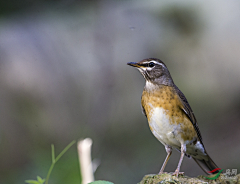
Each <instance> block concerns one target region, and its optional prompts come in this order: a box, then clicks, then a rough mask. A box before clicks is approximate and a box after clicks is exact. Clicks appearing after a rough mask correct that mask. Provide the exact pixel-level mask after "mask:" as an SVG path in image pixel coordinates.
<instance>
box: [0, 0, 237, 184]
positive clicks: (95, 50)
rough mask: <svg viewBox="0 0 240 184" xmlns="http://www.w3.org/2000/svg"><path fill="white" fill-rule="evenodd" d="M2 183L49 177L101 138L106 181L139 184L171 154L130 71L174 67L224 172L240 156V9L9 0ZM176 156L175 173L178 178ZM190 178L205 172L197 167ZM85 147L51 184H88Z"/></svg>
mask: <svg viewBox="0 0 240 184" xmlns="http://www.w3.org/2000/svg"><path fill="white" fill-rule="evenodd" d="M0 7H1V8H0V183H1V184H8V183H16V184H18V183H19V184H20V183H24V180H26V179H36V176H37V175H39V176H41V177H43V178H45V177H46V175H47V171H48V169H49V167H50V164H51V144H54V145H55V148H56V154H58V153H60V151H62V150H63V149H64V147H65V146H66V145H67V144H69V143H70V142H71V141H72V140H79V139H82V138H86V137H90V138H92V139H93V147H92V158H93V160H94V162H95V163H100V165H99V167H98V168H97V170H96V172H95V179H96V180H100V179H101V180H108V181H112V182H114V183H116V184H117V183H137V182H139V181H140V180H141V179H142V177H143V176H144V175H146V174H156V173H158V172H159V170H160V168H161V165H162V163H163V161H164V159H165V157H166V152H165V149H164V146H163V145H162V144H161V143H160V142H158V141H157V139H156V138H155V137H154V136H153V135H152V133H151V132H150V129H149V127H148V124H147V120H146V118H145V117H144V115H142V113H141V107H140V99H141V93H142V90H143V86H144V82H145V81H144V79H143V77H142V76H141V74H140V73H139V72H138V71H137V70H136V69H134V68H132V67H130V66H127V65H126V63H127V62H138V61H140V60H142V59H145V58H149V57H156V58H159V59H161V60H163V61H164V62H165V63H166V65H167V66H168V68H169V70H170V72H171V74H172V77H173V79H174V81H175V84H177V86H178V87H179V88H180V89H181V90H182V92H183V93H184V94H185V96H186V97H187V99H188V101H189V103H190V104H191V107H192V109H193V110H194V113H195V115H196V117H197V120H198V123H199V127H200V130H201V133H202V137H203V142H204V143H205V147H206V149H207V151H208V153H209V155H210V156H211V157H212V159H213V160H214V161H215V162H216V163H217V164H218V165H219V167H220V168H223V169H238V172H240V163H239V162H238V160H239V159H238V158H239V153H240V145H239V140H240V134H239V128H240V123H239V122H240V113H239V112H240V95H239V94H240V52H239V49H240V21H239V20H240V11H239V9H240V8H239V7H240V1H238V0H230V1H224V0H208V1H200V0H197V1H187V0H181V1H179V0H173V1H166V0H165V1H158V0H149V1H143V0H138V1H137V0H122V1H120V0H118V1H113V0H91V1H89V0H59V1H56V0H51V1H49V0H48V1H46V0H35V1H31V0H21V1H18V0H9V1H0ZM179 158H180V154H179V153H178V152H176V151H174V152H173V155H172V157H171V159H170V161H169V163H168V165H167V167H166V171H168V172H170V171H174V170H175V169H176V167H177V163H178V160H179ZM181 170H182V171H184V172H185V174H186V175H188V176H197V175H200V174H204V173H203V172H202V171H201V169H200V168H199V167H198V165H197V164H196V163H195V162H194V161H193V160H191V159H188V158H184V161H183V164H182V167H181ZM79 173H80V171H79V164H78V155H77V148H76V145H74V146H73V147H72V148H71V149H70V150H69V151H68V152H67V153H66V154H65V155H64V156H63V157H62V158H61V159H60V160H59V162H58V163H57V164H56V166H55V168H54V169H53V172H52V175H51V177H50V183H51V184H58V183H72V184H79V183H81V176H80V174H79Z"/></svg>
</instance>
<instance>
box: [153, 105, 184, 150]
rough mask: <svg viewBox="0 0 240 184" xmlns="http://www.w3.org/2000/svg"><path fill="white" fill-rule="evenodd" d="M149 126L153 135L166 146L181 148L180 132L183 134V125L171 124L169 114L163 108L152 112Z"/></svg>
mask: <svg viewBox="0 0 240 184" xmlns="http://www.w3.org/2000/svg"><path fill="white" fill-rule="evenodd" d="M149 125H150V128H151V130H152V133H153V135H154V136H155V137H156V138H157V139H158V140H159V141H160V142H161V143H162V144H164V145H166V144H167V145H169V146H172V147H175V148H178V149H179V148H181V143H180V140H179V136H177V135H178V132H181V124H178V125H177V124H175V123H174V122H170V119H169V117H168V115H167V112H166V111H165V110H164V109H163V108H161V107H158V108H154V110H152V111H151V118H150V119H149Z"/></svg>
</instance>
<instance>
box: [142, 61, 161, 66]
mask: <svg viewBox="0 0 240 184" xmlns="http://www.w3.org/2000/svg"><path fill="white" fill-rule="evenodd" d="M150 62H153V63H155V64H157V65H161V66H163V67H165V66H164V65H163V64H162V63H159V62H157V61H154V60H151V61H145V62H143V64H147V63H150Z"/></svg>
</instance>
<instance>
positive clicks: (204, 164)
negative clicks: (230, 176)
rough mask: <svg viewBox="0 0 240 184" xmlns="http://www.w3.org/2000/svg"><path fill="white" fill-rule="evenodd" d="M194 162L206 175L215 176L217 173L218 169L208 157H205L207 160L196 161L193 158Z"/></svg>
mask: <svg viewBox="0 0 240 184" xmlns="http://www.w3.org/2000/svg"><path fill="white" fill-rule="evenodd" d="M192 158H193V159H194V160H195V162H197V164H198V165H199V167H201V169H202V170H203V171H204V172H205V173H207V174H216V173H218V172H219V170H220V168H219V167H218V166H217V165H216V164H215V163H214V161H213V160H212V159H211V158H210V156H209V155H207V160H205V159H202V160H198V159H196V158H194V157H192Z"/></svg>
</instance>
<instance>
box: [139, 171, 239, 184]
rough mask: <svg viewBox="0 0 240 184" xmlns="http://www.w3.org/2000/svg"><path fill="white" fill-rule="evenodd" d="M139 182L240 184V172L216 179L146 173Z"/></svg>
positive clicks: (141, 183)
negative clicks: (229, 176)
mask: <svg viewBox="0 0 240 184" xmlns="http://www.w3.org/2000/svg"><path fill="white" fill-rule="evenodd" d="M214 176H215V175H209V176H208V177H214ZM139 184H240V174H238V175H236V176H235V177H234V178H224V175H223V174H220V176H219V177H218V178H217V179H216V180H209V179H207V178H205V177H204V176H198V177H196V178H191V177H188V176H185V175H179V176H178V177H176V176H172V174H171V173H164V174H161V175H153V174H150V175H146V176H144V178H143V179H142V181H141V182H140V183H139Z"/></svg>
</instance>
